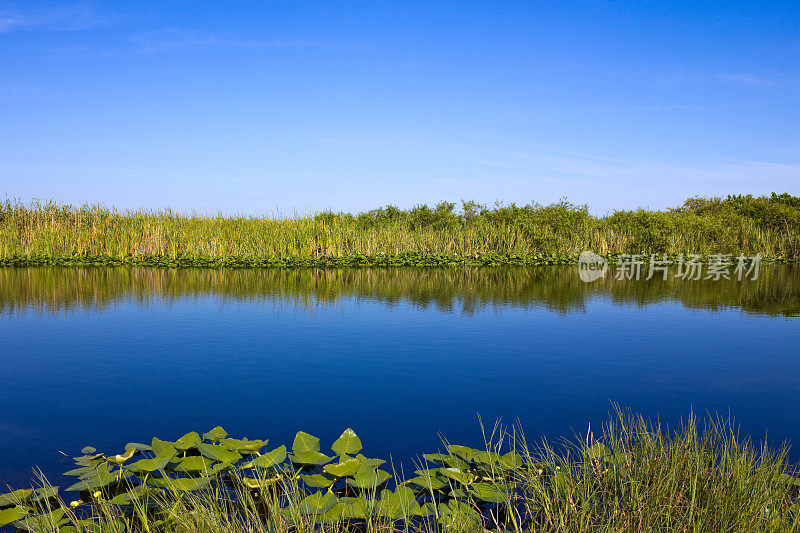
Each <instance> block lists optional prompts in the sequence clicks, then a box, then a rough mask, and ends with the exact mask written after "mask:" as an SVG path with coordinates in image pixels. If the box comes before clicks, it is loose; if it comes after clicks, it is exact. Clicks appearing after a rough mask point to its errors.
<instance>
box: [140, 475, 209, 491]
mask: <svg viewBox="0 0 800 533" xmlns="http://www.w3.org/2000/svg"><path fill="white" fill-rule="evenodd" d="M148 483H151V484H153V485H155V486H156V487H161V488H164V489H168V490H172V491H174V492H187V491H193V490H199V489H202V488H205V487H207V486H208V484H209V479H208V478H207V477H198V478H194V477H181V478H177V479H173V478H170V477H161V478H151V479H149V480H148Z"/></svg>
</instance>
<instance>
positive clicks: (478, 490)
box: [469, 483, 511, 503]
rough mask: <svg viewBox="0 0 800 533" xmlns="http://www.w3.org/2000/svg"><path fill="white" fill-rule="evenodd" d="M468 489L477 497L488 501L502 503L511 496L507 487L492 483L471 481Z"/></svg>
mask: <svg viewBox="0 0 800 533" xmlns="http://www.w3.org/2000/svg"><path fill="white" fill-rule="evenodd" d="M469 490H470V492H471V493H472V495H473V496H475V497H476V498H477V499H479V500H483V501H485V502H490V503H503V502H507V501H509V499H510V498H511V493H510V491H509V490H508V488H507V487H503V486H500V485H496V484H493V483H473V484H472V485H470V486H469Z"/></svg>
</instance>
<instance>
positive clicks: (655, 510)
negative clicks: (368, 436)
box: [3, 409, 800, 533]
mask: <svg viewBox="0 0 800 533" xmlns="http://www.w3.org/2000/svg"><path fill="white" fill-rule="evenodd" d="M445 445H446V450H447V453H446V454H433V456H436V457H435V458H432V456H428V457H426V459H427V460H428V461H429V462H430V461H434V462H435V461H439V462H444V463H445V464H449V465H453V466H452V467H450V468H447V469H446V470H447V471H448V472H447V474H448V477H447V478H442V477H440V479H448V478H451V479H460V478H461V476H462V473H466V472H473V473H474V472H477V473H478V474H477V476H476V477H470V476H469V475H468V476H467V478H468V481H465V482H463V483H465V484H464V485H458V487H452V488H450V489H444V491H443V492H442V491H438V490H437V491H433V490H432V491H431V492H430V493H429V494H427V495H426V494H425V492H424V491H423V492H422V493H418V494H417V496H416V497H417V498H418V499H419V501H420V502H423V501H431V499H435V498H440V497H442V496H441V494H446V493H447V492H448V491H451V490H453V489H456V490H457V491H460V493H461V494H462V495H461V496H457V498H458V500H459V501H456V500H454V499H452V494H455V492H451V496H450V498H451V499H449V500H442V501H440V503H439V504H438V506H436V505H434V506H433V507H432V509H434V513H433V514H430V515H428V518H427V519H419V518H418V517H417V518H414V517H412V516H406V515H403V514H402V513H401V514H400V515H392V516H388V515H386V514H385V513H384V514H381V511H379V509H380V508H381V506H380V505H379V500H378V495H377V494H376V493H372V494H370V493H365V495H364V498H363V501H364V502H365V503H364V506H365V507H364V513H363V514H364V516H365V518H360V519H356V520H353V519H346V518H338V519H333V520H327V519H320V515H315V514H314V513H309V509H308V504H307V503H306V502H307V501H308V500H304V498H306V496H307V495H308V494H313V492H314V489H309V488H308V487H306V486H304V485H303V483H302V482H301V481H299V477H298V476H295V475H288V476H285V477H284V478H283V481H282V482H281V483H280V484H274V483H268V482H267V481H268V480H266V479H264V480H261V481H264V484H263V487H264V488H263V490H248V489H246V488H244V487H235V486H234V489H235V490H234V492H231V491H230V490H220V489H219V488H218V487H219V486H218V485H211V486H209V487H208V488H206V489H204V490H199V491H192V492H187V491H185V490H183V491H180V490H176V491H172V490H165V491H162V492H157V493H155V494H154V495H153V496H152V497H149V498H142V499H140V500H136V504H135V505H134V506H133V508H130V507H128V508H127V511H123V510H122V509H121V508H120V507H118V506H116V505H114V504H113V502H112V501H111V497H110V496H105V495H102V494H100V493H99V492H98V493H95V494H94V495H93V497H92V500H91V504H90V506H89V508H88V509H87V508H86V504H80V505H72V506H71V505H69V504H68V503H66V502H65V501H64V500H62V499H61V498H60V497H59V496H58V495H57V491H55V490H54V488H53V487H51V485H49V483H48V482H47V480H46V479H44V477H43V476H40V478H39V485H38V488H37V489H36V490H37V491H39V493H40V494H49V495H50V497H39V498H38V499H37V500H36V503H35V504H31V503H30V502H31V496H30V494H28V493H25V497H26V498H27V502H28V503H27V504H26V505H29V506H30V505H35V506H36V509H35V516H34V517H31V518H29V519H27V521H25V522H24V523H19V522H18V523H17V525H18V526H21V527H22V526H24V527H26V528H28V530H31V531H47V532H66V531H103V532H105V531H136V532H139V531H141V532H154V533H155V532H187V533H188V532H190V531H191V532H206V531H207V532H212V531H214V532H217V531H223V532H230V533H240V532H242V533H244V532H248V533H249V532H264V533H267V532H269V533H273V532H274V533H279V532H280V533H284V532H286V533H289V532H292V533H297V532H306V531H307V532H310V531H330V532H344V531H365V532H373V531H374V532H389V531H406V532H419V533H422V532H425V533H427V532H433V531H437V532H439V531H441V532H446V531H487V530H489V529H491V530H500V529H502V530H509V531H517V532H522V531H526V532H543V531H544V532H602V531H615V532H619V531H637V532H639V531H667V532H672V531H675V532H685V531H743V532H744V531H796V530H798V528H800V513H798V511H800V504H798V485H799V484H800V482H799V481H798V479H797V478H796V477H795V475H796V474H797V468H796V467H795V466H792V465H790V464H789V463H788V462H787V451H788V448H786V447H780V448H778V449H771V448H769V447H767V446H766V445H758V446H756V445H755V444H753V442H752V441H751V440H750V439H749V438H742V437H741V436H740V435H739V434H738V432H737V430H736V428H735V425H734V423H733V422H732V421H731V420H730V419H724V418H719V417H716V418H711V417H709V418H707V419H706V420H704V421H698V419H697V418H696V417H695V416H694V415H690V416H689V417H688V418H687V419H686V420H685V421H684V422H683V423H682V424H681V425H680V427H678V428H675V429H673V430H670V429H669V428H666V427H664V426H662V425H661V424H660V423H659V422H658V421H657V420H656V421H649V420H647V419H645V418H644V417H642V416H640V415H636V414H633V413H630V412H628V411H622V410H620V409H616V414H615V416H614V417H612V418H611V419H610V421H609V422H607V423H606V424H605V425H604V426H603V428H602V431H601V432H600V433H599V435H597V436H596V437H595V435H594V434H593V433H592V431H591V430H590V431H588V432H587V434H586V435H585V436H579V437H575V438H573V439H569V440H564V441H562V442H560V443H559V444H558V445H556V446H554V445H551V444H549V443H547V442H542V443H539V444H536V445H529V444H528V442H527V441H526V439H525V437H524V434H523V433H522V432H521V431H520V430H518V429H514V430H513V431H510V432H509V431H506V430H505V429H504V428H502V427H501V426H499V425H496V426H495V428H494V430H493V431H492V432H491V434H489V435H488V436H487V435H486V433H485V432H484V446H485V450H486V451H479V450H475V449H471V448H467V447H463V446H451V445H447V443H445ZM505 452H507V454H508V455H504V456H502V459H499V457H500V455H499V454H500V453H505ZM481 454H483V458H478V456H479V455H481ZM492 455H495V456H496V457H498V459H491V456H492ZM470 457H474V458H475V460H470V459H469V458H470ZM487 458H488V459H487ZM502 460H509V461H517V462H516V463H515V464H516V465H517V467H516V470H515V471H514V472H515V473H514V474H513V477H512V478H508V477H504V476H507V475H508V474H507V473H508V472H509V470H508V466H507V465H506V466H503V467H502V468H500V465H501V464H502V462H501V461H502ZM464 461H467V463H465V462H464ZM468 463H469V464H471V466H469V467H468V466H467V464H468ZM421 464H424V462H423V463H421ZM461 464H463V465H464V466H462V467H459V466H458V465H461ZM487 464H488V465H491V466H492V468H489V467H487V466H486V465H487ZM481 465H482V466H481ZM494 466H497V467H498V468H499V470H498V471H497V472H495V471H494V469H493V468H494ZM467 468H469V470H467ZM459 469H460V470H459ZM476 469H477V470H476ZM418 472H419V471H418ZM395 475H397V474H396V473H395ZM424 475H428V476H431V475H433V476H441V469H439V468H437V469H428V470H425V474H424ZM471 475H472V474H471ZM233 477H235V476H233ZM501 477H503V479H506V481H503V482H502V483H501V485H498V486H511V485H503V484H505V483H509V482H511V483H513V486H515V487H516V489H515V490H513V491H512V492H508V493H506V496H505V497H504V498H500V499H499V500H493V501H495V502H497V503H496V505H494V506H490V507H488V508H487V507H486V506H485V505H482V504H480V503H479V502H473V501H472V500H471V499H470V496H469V495H470V494H476V493H477V494H480V492H475V491H476V490H477V489H479V487H486V481H487V480H490V479H495V480H497V479H500V478H501ZM419 479H420V478H417V480H419ZM256 484H258V483H256ZM398 490H399V489H398ZM17 494H23V493H17ZM54 494H56V495H54ZM320 494H321V493H320ZM437 494H438V496H437ZM234 495H236V496H235V497H234ZM11 499H13V497H12V498H11ZM76 503H77V502H76ZM456 504H457V505H456ZM3 505H4V507H5V508H6V509H13V505H14V503H13V502H12V503H9V502H8V501H6V503H4V504H3ZM19 505H22V496H20V502H19ZM481 509H483V511H482V514H481V512H477V511H480V510H481ZM487 509H488V511H487Z"/></svg>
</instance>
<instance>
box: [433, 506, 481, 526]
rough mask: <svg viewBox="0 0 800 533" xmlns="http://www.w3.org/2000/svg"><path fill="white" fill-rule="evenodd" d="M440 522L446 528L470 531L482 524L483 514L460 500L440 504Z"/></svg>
mask: <svg viewBox="0 0 800 533" xmlns="http://www.w3.org/2000/svg"><path fill="white" fill-rule="evenodd" d="M438 510H439V523H440V524H441V525H442V526H443V527H444V528H446V529H456V530H458V531H469V530H471V529H477V528H478V527H479V526H480V525H481V516H480V514H478V512H477V511H476V510H475V509H474V508H472V507H470V506H469V505H467V504H465V503H464V502H461V501H458V500H450V501H449V502H447V503H446V504H445V503H440V504H439V509H438Z"/></svg>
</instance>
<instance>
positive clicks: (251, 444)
mask: <svg viewBox="0 0 800 533" xmlns="http://www.w3.org/2000/svg"><path fill="white" fill-rule="evenodd" d="M266 444H267V441H263V440H247V439H241V440H240V439H222V440H221V441H220V442H219V445H220V446H224V447H226V448H228V449H229V450H235V451H237V452H239V453H244V454H248V453H252V452H257V451H259V450H261V448H263V447H264V446H265V445H266Z"/></svg>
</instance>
